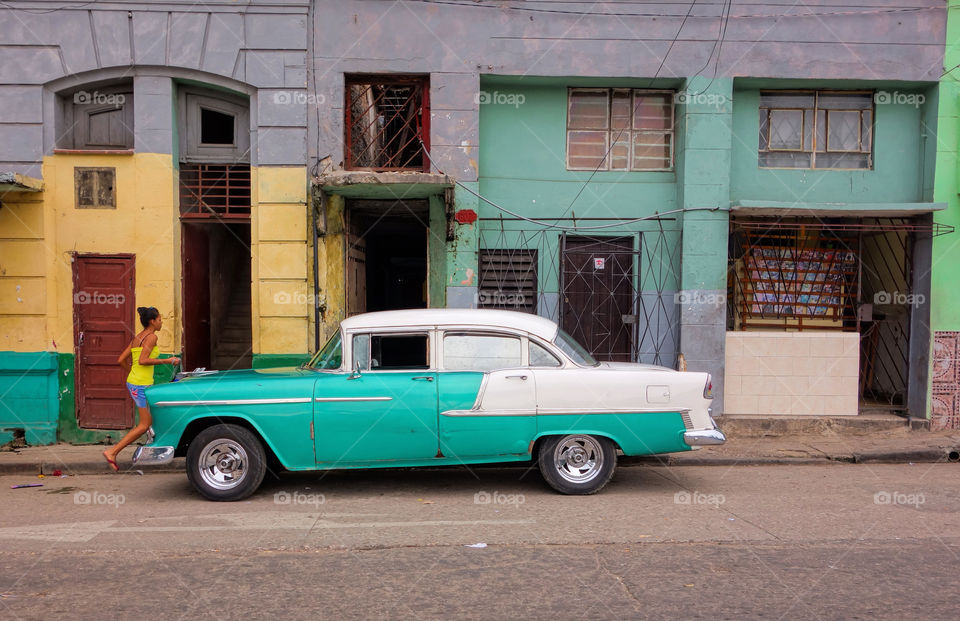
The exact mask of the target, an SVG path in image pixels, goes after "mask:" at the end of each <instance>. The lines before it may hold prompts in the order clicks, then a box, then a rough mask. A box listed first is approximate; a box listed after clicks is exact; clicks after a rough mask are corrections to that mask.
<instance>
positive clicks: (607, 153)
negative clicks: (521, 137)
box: [564, 86, 677, 173]
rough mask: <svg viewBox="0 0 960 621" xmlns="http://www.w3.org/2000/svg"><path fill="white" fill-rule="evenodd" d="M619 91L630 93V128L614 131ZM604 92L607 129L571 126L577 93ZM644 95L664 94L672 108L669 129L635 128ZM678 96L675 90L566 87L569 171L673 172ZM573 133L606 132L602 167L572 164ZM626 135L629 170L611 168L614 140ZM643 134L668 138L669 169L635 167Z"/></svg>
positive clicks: (627, 168) (565, 137) (566, 150)
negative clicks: (639, 139) (675, 99)
mask: <svg viewBox="0 0 960 621" xmlns="http://www.w3.org/2000/svg"><path fill="white" fill-rule="evenodd" d="M617 91H627V92H629V93H630V120H629V123H628V124H627V127H626V128H624V129H613V128H612V127H611V126H612V124H613V118H614V116H613V103H614V93H615V92H617ZM586 92H592V93H600V92H602V93H605V94H606V100H607V110H606V128H600V127H596V128H589V127H571V123H570V121H571V107H572V104H573V94H574V93H586ZM643 95H664V96H666V97H667V99H668V101H667V104H668V105H669V108H670V122H669V123H668V125H669V128H668V129H648V128H637V127H635V125H636V117H635V112H636V107H637V106H636V100H637V97H638V96H643ZM675 96H676V91H674V90H669V89H647V88H634V87H609V88H602V87H578V86H571V87H568V88H567V104H566V113H567V117H566V131H565V134H564V150H565V157H564V160H565V164H566V169H567V170H572V171H594V170H603V171H609V172H625V173H629V172H672V171H674V170H675V168H676V129H677V128H676V125H677V111H676V105H675V102H674V98H675ZM571 132H605V139H604V157H603V161H602V162H601V166H599V167H597V166H574V165H572V164H571V162H570V133H571ZM621 132H622V133H624V134H625V135H626V137H627V139H626V141H625V142H626V144H627V147H628V150H629V153H628V155H627V161H628V165H627V167H626V168H611V160H612V159H613V158H612V157H611V155H612V151H613V147H612V146H611V143H612V141H613V140H614V139H615V138H616V137H617V136H619V135H620V134H621ZM643 134H656V135H666V136H669V138H670V140H669V142H668V144H667V147H668V150H669V153H670V157H669V159H670V163H669V165H668V166H666V167H660V168H635V167H634V163H635V159H636V157H635V154H634V150H635V146H636V145H635V139H636V136H638V135H643ZM618 142H624V140H623V137H622V136H621V138H620V140H619V141H618Z"/></svg>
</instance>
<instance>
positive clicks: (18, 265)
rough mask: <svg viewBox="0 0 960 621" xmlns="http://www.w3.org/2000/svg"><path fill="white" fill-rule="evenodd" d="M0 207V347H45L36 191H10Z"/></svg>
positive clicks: (21, 349) (42, 245)
mask: <svg viewBox="0 0 960 621" xmlns="http://www.w3.org/2000/svg"><path fill="white" fill-rule="evenodd" d="M2 201H3V207H0V351H19V352H30V351H44V350H47V349H50V348H51V346H50V344H48V343H47V341H46V334H47V320H46V314H47V290H46V287H47V279H46V269H45V267H44V257H45V255H46V252H47V250H46V240H45V239H44V205H43V195H42V194H40V193H28V192H10V193H7V194H5V195H4V196H3V197H2Z"/></svg>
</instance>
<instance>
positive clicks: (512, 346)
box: [443, 333, 523, 371]
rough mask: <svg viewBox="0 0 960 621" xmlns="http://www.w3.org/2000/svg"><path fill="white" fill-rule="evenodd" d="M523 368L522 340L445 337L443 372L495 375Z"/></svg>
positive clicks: (499, 337) (514, 338) (484, 337)
mask: <svg viewBox="0 0 960 621" xmlns="http://www.w3.org/2000/svg"><path fill="white" fill-rule="evenodd" d="M521 364H523V361H522V356H521V345H520V339H519V338H518V337H514V336H505V335H504V336H500V335H495V334H469V333H467V334H446V335H444V337H443V368H444V369H450V370H465V371H494V370H496V369H509V368H512V367H518V366H520V365H521Z"/></svg>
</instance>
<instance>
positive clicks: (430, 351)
mask: <svg viewBox="0 0 960 621" xmlns="http://www.w3.org/2000/svg"><path fill="white" fill-rule="evenodd" d="M362 335H368V336H370V337H373V336H426V337H427V368H425V369H412V368H411V369H383V368H376V369H371V368H370V359H371V356H372V355H373V348H372V347H371V348H370V349H369V350H368V352H367V368H364V369H360V373H427V372H434V371H436V370H437V362H436V361H437V345H436V341H437V339H436V330H433V329H431V328H413V329H406V330H405V329H403V328H397V327H394V328H360V327H358V328H357V329H355V330H351V331H350V332H347V333H346V336H347V339H348V342H349V350H350V358H349V359H348V360H349V361H350V364H349V365H346V371H347V372H348V373H353V372H354V371H356V370H357V368H356V367H355V366H354V362H355V360H354V355H353V354H354V347H353V340H354V339H355V338H356V337H358V336H362ZM345 349H346V348H345Z"/></svg>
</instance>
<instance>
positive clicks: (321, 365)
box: [307, 330, 343, 370]
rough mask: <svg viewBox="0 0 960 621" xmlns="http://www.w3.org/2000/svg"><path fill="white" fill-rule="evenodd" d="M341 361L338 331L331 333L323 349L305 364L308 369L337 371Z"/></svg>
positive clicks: (341, 352)
mask: <svg viewBox="0 0 960 621" xmlns="http://www.w3.org/2000/svg"><path fill="white" fill-rule="evenodd" d="M342 361H343V346H342V343H341V340H340V330H337V331H336V332H334V333H333V336H331V337H330V340H329V341H327V344H326V345H324V346H323V349H321V350H320V351H318V352H317V353H316V354H314V355H313V358H311V359H310V362H308V363H307V368H308V369H318V370H329V369H339V368H340V363H341V362H342Z"/></svg>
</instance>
